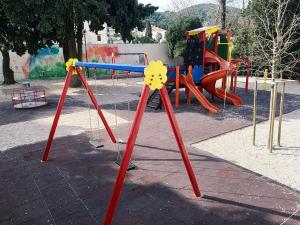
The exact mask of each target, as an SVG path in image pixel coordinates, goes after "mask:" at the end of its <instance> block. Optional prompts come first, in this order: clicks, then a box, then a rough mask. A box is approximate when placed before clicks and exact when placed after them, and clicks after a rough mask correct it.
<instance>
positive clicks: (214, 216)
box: [0, 82, 300, 225]
mask: <svg viewBox="0 0 300 225" xmlns="http://www.w3.org/2000/svg"><path fill="white" fill-rule="evenodd" d="M136 84H137V85H135V87H133V88H132V91H131V92H130V93H131V96H132V98H133V99H131V110H130V112H128V111H127V110H126V109H127V103H126V102H124V100H122V101H120V104H118V109H117V115H118V117H120V118H122V119H124V120H132V118H133V114H134V108H135V105H136V99H134V98H138V93H139V91H140V85H138V82H136ZM294 88H297V86H295V87H292V88H291V92H289V93H288V94H287V98H286V99H287V108H286V109H287V111H293V110H295V109H298V108H300V96H298V95H296V94H295V92H293V90H294ZM125 90H126V88H124V89H122V88H120V93H123V92H125ZM238 91H239V94H240V95H241V96H242V97H243V99H244V100H245V103H246V104H245V106H244V107H241V108H235V107H233V106H229V105H228V106H226V109H225V110H222V111H221V112H220V113H219V114H217V115H209V114H207V113H206V112H205V111H204V110H203V109H202V108H201V107H200V106H199V105H198V104H197V103H196V102H195V100H193V102H192V104H191V105H190V106H187V105H186V104H185V103H184V100H183V99H182V105H181V106H180V107H179V108H178V109H176V118H177V120H178V122H179V126H180V128H181V132H182V134H183V139H184V142H185V144H186V147H187V150H188V152H189V155H190V158H191V161H192V164H193V167H194V169H195V172H196V176H197V179H198V182H199V184H200V188H201V191H202V194H203V197H202V198H201V199H197V198H196V197H195V196H194V194H193V192H192V188H191V185H190V183H189V179H188V176H187V174H186V172H185V169H184V165H183V163H182V161H181V158H180V154H179V152H178V149H177V146H176V142H175V139H174V137H173V134H172V133H171V129H170V126H169V124H168V120H167V117H166V114H165V113H164V112H163V111H159V112H153V111H152V110H147V112H146V113H145V115H144V118H143V122H142V126H141V129H140V132H139V135H138V140H137V143H136V146H135V149H134V154H133V157H132V158H133V160H134V162H135V164H136V165H137V169H136V170H132V171H129V172H128V173H127V177H126V182H125V185H124V187H123V190H122V194H121V199H120V202H119V205H118V208H117V211H116V215H115V217H114V220H113V224H122V225H124V224H125V225H135V224H136V225H137V224H151V225H156V224H161V225H169V224H170V225H171V224H172V225H174V224H186V225H193V224H195V225H198V224H211V225H221V224H224V225H231V224H233V225H244V224H246V225H247V224H249V225H250V224H251V225H252V224H259V225H261V224H278V225H279V224H295V225H296V224H299V223H300V212H297V211H296V210H297V208H299V204H300V194H299V193H298V192H295V191H293V190H292V189H290V188H288V187H286V186H283V185H281V184H279V183H276V182H273V181H272V180H270V179H266V178H265V177H263V176H261V175H259V174H257V173H253V172H251V171H249V170H246V169H244V168H241V167H239V166H236V165H234V164H233V163H231V162H229V161H225V160H223V159H221V158H218V157H216V156H214V155H212V154H211V153H208V152H205V149H203V151H202V150H201V151H199V150H197V149H194V148H193V147H191V144H192V143H196V142H199V141H201V140H205V139H208V138H211V137H214V136H217V135H220V134H222V133H225V132H229V131H232V130H236V129H239V128H242V127H245V126H248V125H249V124H250V123H251V115H249V113H250V112H251V104H252V96H251V93H250V94H249V96H248V97H245V96H244V94H243V90H242V89H239V90H238ZM81 96H82V95H81ZM134 96H135V97H134ZM136 96H137V97H136ZM102 97H103V98H104V97H106V98H109V97H108V96H102ZM113 97H115V96H113ZM99 98H101V95H100V96H99ZM171 98H172V96H171ZM266 98H267V97H266ZM57 99H58V98H57V95H55V94H54V95H50V97H49V100H50V102H51V105H50V106H49V107H48V108H44V109H39V110H38V111H27V112H24V111H13V110H11V109H9V107H11V105H10V104H9V101H4V102H2V103H1V107H0V115H1V125H0V132H5V131H3V130H2V127H3V125H7V124H10V123H11V124H13V123H17V122H20V121H23V122H24V121H30V120H34V119H38V118H43V117H49V116H51V115H53V112H54V110H55V103H56V102H57ZM114 99H115V98H114ZM76 100H77V99H76V98H75V97H74V96H71V97H69V98H68V101H67V107H66V111H65V112H64V113H67V114H68V113H74V112H76V111H80V110H83V109H86V110H88V109H87V103H86V101H85V100H80V101H79V103H76V102H77V101H76ZM107 101H108V102H107V103H109V99H108V100H107ZM215 101H216V103H217V104H218V105H219V106H222V104H223V103H222V102H221V101H218V100H215ZM107 103H106V104H105V103H104V105H103V109H104V110H105V111H106V112H107V113H114V110H113V107H112V105H111V104H110V103H109V104H107ZM264 104H265V103H264V101H263V99H262V100H260V101H259V105H260V106H261V107H262V106H263V105H264ZM262 108H263V107H262ZM7 112H9V113H7ZM260 112H261V114H260V115H259V118H260V120H264V119H266V118H267V111H260ZM129 129H130V123H123V124H119V125H118V127H114V131H115V132H116V133H117V136H118V138H120V139H123V140H126V138H127V136H128V133H129ZM99 133H100V137H101V140H102V142H103V144H104V147H103V148H101V149H95V148H94V147H93V146H91V145H90V144H89V135H88V133H87V132H83V133H82V132H81V133H79V134H76V135H69V136H64V137H58V138H56V139H55V141H54V143H53V147H52V151H51V154H50V160H49V161H48V162H47V163H40V159H41V156H42V152H43V150H44V147H45V144H46V142H45V141H44V140H41V141H40V142H37V143H30V144H28V145H17V146H15V147H13V148H9V149H5V150H3V151H2V152H1V153H0V174H1V182H0V196H1V197H0V224H1V225H2V224H3V225H4V224H34V225H36V224H37V225H39V224H81V225H82V224H84V225H89V224H101V223H102V222H103V216H104V214H105V210H106V207H107V204H108V201H109V198H110V196H111V191H112V188H113V184H114V181H115V177H116V174H117V171H118V168H119V167H118V166H117V165H116V164H115V163H114V162H113V161H114V160H115V159H116V157H117V147H118V146H115V145H113V144H111V143H110V142H109V138H108V136H107V134H106V132H105V130H103V129H100V131H99ZM249 138H250V137H249ZM119 148H120V149H121V150H123V149H124V145H121V144H120V145H119Z"/></svg>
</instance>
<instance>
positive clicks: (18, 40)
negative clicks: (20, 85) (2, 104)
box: [0, 0, 52, 84]
mask: <svg viewBox="0 0 300 225" xmlns="http://www.w3.org/2000/svg"><path fill="white" fill-rule="evenodd" d="M6 3H7V1H4V0H3V1H1V2H0V24H1V26H0V51H1V53H2V56H3V62H2V67H3V77H4V82H3V83H4V84H14V83H15V79H14V72H13V70H12V69H11V68H10V56H9V51H13V52H16V53H17V54H18V55H23V54H24V53H25V52H26V50H27V51H28V52H29V53H30V54H36V52H37V50H38V49H39V48H41V47H46V46H49V45H51V44H52V43H51V42H49V41H46V40H45V39H44V37H43V36H42V34H41V33H40V32H39V31H38V30H37V29H36V25H37V23H38V19H39V18H37V17H32V18H30V19H28V17H22V20H19V19H16V17H13V15H12V12H11V11H10V10H9V9H10V8H9V7H7V6H8V5H7V4H6Z"/></svg>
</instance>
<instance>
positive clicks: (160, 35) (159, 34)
mask: <svg viewBox="0 0 300 225" xmlns="http://www.w3.org/2000/svg"><path fill="white" fill-rule="evenodd" d="M162 38H163V36H162V34H161V33H159V32H158V33H157V34H156V37H155V39H156V41H157V42H158V43H159V42H160V40H161V39H162Z"/></svg>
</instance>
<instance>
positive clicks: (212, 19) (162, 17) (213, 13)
mask: <svg viewBox="0 0 300 225" xmlns="http://www.w3.org/2000/svg"><path fill="white" fill-rule="evenodd" d="M218 8H219V6H218V5H216V4H198V5H194V6H191V7H188V8H185V9H182V10H180V11H179V12H170V11H165V12H155V13H154V14H153V15H151V16H150V17H148V18H147V20H149V21H150V23H151V24H152V25H154V26H157V27H160V28H163V29H167V28H168V26H169V25H170V24H172V23H173V22H174V20H175V19H176V18H177V17H178V16H196V17H199V18H200V20H201V22H202V24H203V25H215V24H216V22H217V21H219V17H220V14H219V13H218ZM240 11H241V10H240V9H239V8H234V7H227V18H228V19H230V20H235V19H236V18H238V17H239V15H240Z"/></svg>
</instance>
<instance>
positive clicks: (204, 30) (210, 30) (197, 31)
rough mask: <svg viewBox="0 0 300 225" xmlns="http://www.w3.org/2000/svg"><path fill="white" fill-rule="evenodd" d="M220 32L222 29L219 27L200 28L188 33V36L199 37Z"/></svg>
mask: <svg viewBox="0 0 300 225" xmlns="http://www.w3.org/2000/svg"><path fill="white" fill-rule="evenodd" d="M219 30H220V28H219V27H217V26H208V27H200V28H197V29H194V30H190V31H188V32H187V34H188V35H197V34H199V33H202V32H205V33H206V34H212V33H215V32H216V31H219Z"/></svg>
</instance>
